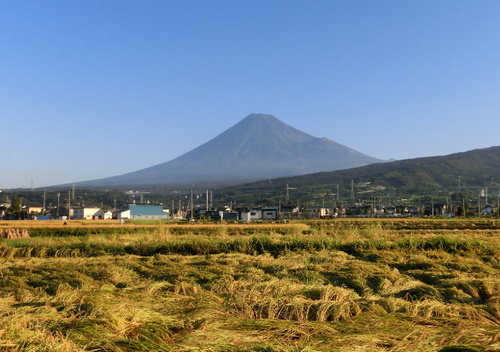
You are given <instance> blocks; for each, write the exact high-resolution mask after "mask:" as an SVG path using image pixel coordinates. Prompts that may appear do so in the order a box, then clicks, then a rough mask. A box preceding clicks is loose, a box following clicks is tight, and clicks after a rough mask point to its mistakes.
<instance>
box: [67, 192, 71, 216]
mask: <svg viewBox="0 0 500 352" xmlns="http://www.w3.org/2000/svg"><path fill="white" fill-rule="evenodd" d="M70 211H71V191H68V220H69V219H71V216H70V215H69V214H70Z"/></svg>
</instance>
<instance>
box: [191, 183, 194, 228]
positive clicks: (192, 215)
mask: <svg viewBox="0 0 500 352" xmlns="http://www.w3.org/2000/svg"><path fill="white" fill-rule="evenodd" d="M193 209H194V208H193V189H191V221H193V220H194V214H193Z"/></svg>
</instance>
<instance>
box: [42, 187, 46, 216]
mask: <svg viewBox="0 0 500 352" xmlns="http://www.w3.org/2000/svg"><path fill="white" fill-rule="evenodd" d="M45 195H46V193H45V187H44V188H43V208H42V211H43V212H45Z"/></svg>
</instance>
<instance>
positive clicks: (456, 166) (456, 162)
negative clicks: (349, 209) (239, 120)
mask: <svg viewBox="0 0 500 352" xmlns="http://www.w3.org/2000/svg"><path fill="white" fill-rule="evenodd" d="M459 176H460V178H461V186H462V187H492V188H493V187H500V146H496V147H491V148H486V149H476V150H471V151H467V152H461V153H456V154H451V155H446V156H436V157H424V158H416V159H408V160H401V161H393V162H388V163H379V164H373V165H368V166H363V167H358V168H352V169H348V170H338V171H333V172H321V173H315V174H309V175H302V176H295V177H283V178H278V179H274V180H272V184H269V182H255V183H252V184H246V185H241V186H238V188H241V189H245V188H252V189H259V190H272V189H282V188H284V187H285V185H286V184H290V185H291V186H293V187H298V188H299V189H304V188H315V187H319V186H324V185H329V186H330V187H332V186H333V187H335V185H336V184H340V186H341V188H344V192H349V191H350V182H351V180H354V182H355V185H358V184H361V182H365V183H366V182H371V183H372V185H379V186H383V187H393V188H400V189H404V190H405V192H408V193H409V194H411V193H420V194H424V193H426V192H429V191H433V190H437V189H449V190H454V191H456V190H457V189H458V177H459ZM355 187H356V186H355ZM332 190H333V188H332ZM386 193H387V192H386Z"/></svg>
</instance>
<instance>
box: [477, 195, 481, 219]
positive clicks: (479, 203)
mask: <svg viewBox="0 0 500 352" xmlns="http://www.w3.org/2000/svg"><path fill="white" fill-rule="evenodd" d="M480 197H481V196H480V195H479V196H477V216H480V215H481V213H480V209H481V198H480Z"/></svg>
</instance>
